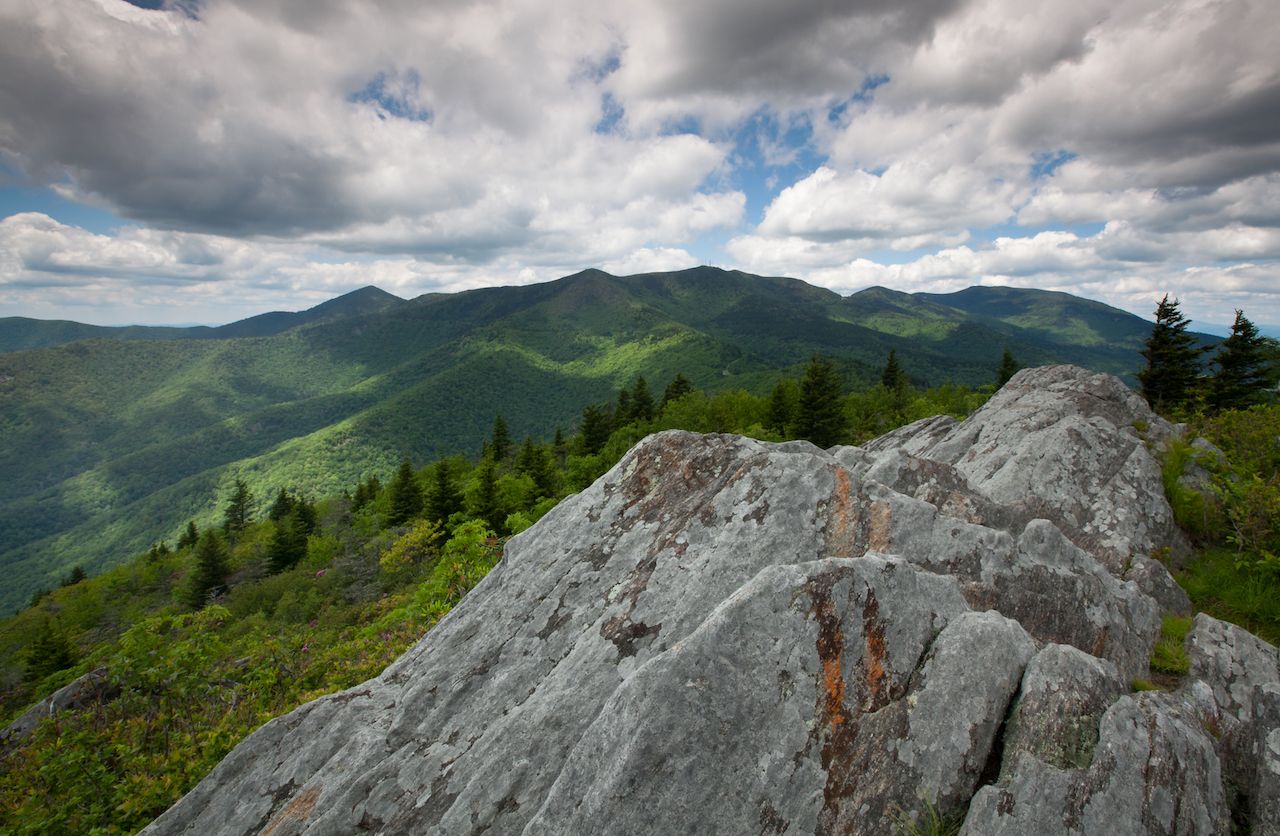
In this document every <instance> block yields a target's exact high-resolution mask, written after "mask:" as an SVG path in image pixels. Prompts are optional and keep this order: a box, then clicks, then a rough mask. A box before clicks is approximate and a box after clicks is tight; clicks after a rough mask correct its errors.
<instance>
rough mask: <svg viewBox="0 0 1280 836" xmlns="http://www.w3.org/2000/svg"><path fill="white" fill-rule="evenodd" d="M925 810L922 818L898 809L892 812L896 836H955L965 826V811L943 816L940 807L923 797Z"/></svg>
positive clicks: (922, 802)
mask: <svg viewBox="0 0 1280 836" xmlns="http://www.w3.org/2000/svg"><path fill="white" fill-rule="evenodd" d="M920 802H921V806H922V807H923V808H924V809H923V811H922V813H921V814H920V816H918V817H917V816H912V815H911V814H910V813H908V812H907V811H906V810H903V809H902V808H901V807H898V808H896V809H894V810H893V811H891V817H892V819H893V832H894V834H895V836H955V834H957V833H959V832H960V827H961V825H963V824H964V811H963V810H960V811H956V812H952V813H950V814H949V815H943V814H942V812H941V811H940V810H939V809H938V805H936V804H934V803H933V802H931V801H929V799H927V798H924V797H921V799H920Z"/></svg>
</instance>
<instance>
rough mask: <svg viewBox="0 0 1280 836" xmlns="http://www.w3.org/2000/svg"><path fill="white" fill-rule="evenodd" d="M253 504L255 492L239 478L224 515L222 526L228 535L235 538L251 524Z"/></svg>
mask: <svg viewBox="0 0 1280 836" xmlns="http://www.w3.org/2000/svg"><path fill="white" fill-rule="evenodd" d="M252 504H253V494H252V493H250V492H249V486H248V485H247V484H245V481H244V480H243V479H240V478H237V479H236V483H235V487H234V488H233V489H232V491H231V498H230V499H229V500H227V508H226V510H225V511H224V512H223V516H222V519H223V523H222V528H223V530H224V531H226V533H227V536H228V537H231V538H232V539H235V537H236V536H237V535H239V534H240V532H241V531H244V527H245V526H246V525H248V524H249V511H250V507H249V506H251V505H252Z"/></svg>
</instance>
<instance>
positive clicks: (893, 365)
mask: <svg viewBox="0 0 1280 836" xmlns="http://www.w3.org/2000/svg"><path fill="white" fill-rule="evenodd" d="M880 385H881V386H883V387H884V388H886V389H888V390H889V391H890V392H897V391H899V390H902V389H905V388H907V373H906V372H904V371H903V370H902V367H901V366H899V365H898V352H897V351H896V350H894V349H892V348H891V349H889V359H888V361H886V362H885V364H884V371H882V372H881V373H880Z"/></svg>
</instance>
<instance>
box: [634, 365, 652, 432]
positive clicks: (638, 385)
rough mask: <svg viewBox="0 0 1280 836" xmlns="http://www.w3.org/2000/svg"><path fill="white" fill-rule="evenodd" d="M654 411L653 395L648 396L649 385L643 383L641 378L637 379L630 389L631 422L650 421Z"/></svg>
mask: <svg viewBox="0 0 1280 836" xmlns="http://www.w3.org/2000/svg"><path fill="white" fill-rule="evenodd" d="M655 411H656V407H655V406H654V403H653V395H651V394H649V384H648V383H646V382H645V379H644V377H643V376H641V377H637V378H636V382H635V386H634V387H632V389H631V420H632V421H652V420H653V414H654V412H655Z"/></svg>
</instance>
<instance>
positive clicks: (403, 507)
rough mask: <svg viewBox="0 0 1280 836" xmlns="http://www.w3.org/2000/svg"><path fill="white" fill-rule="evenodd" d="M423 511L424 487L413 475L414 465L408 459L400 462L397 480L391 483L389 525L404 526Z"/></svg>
mask: <svg viewBox="0 0 1280 836" xmlns="http://www.w3.org/2000/svg"><path fill="white" fill-rule="evenodd" d="M421 511H422V487H421V486H420V485H419V484H418V479H417V477H416V476H414V475H413V464H412V463H411V462H410V461H409V460H408V459H407V458H406V459H405V460H404V461H402V462H400V469H399V470H398V471H396V478H395V479H393V480H392V481H391V511H390V512H389V513H388V514H387V525H391V526H396V525H404V524H405V523H407V522H408V521H409V520H411V519H413V518H414V517H415V516H417V515H418V514H419V513H421Z"/></svg>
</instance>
